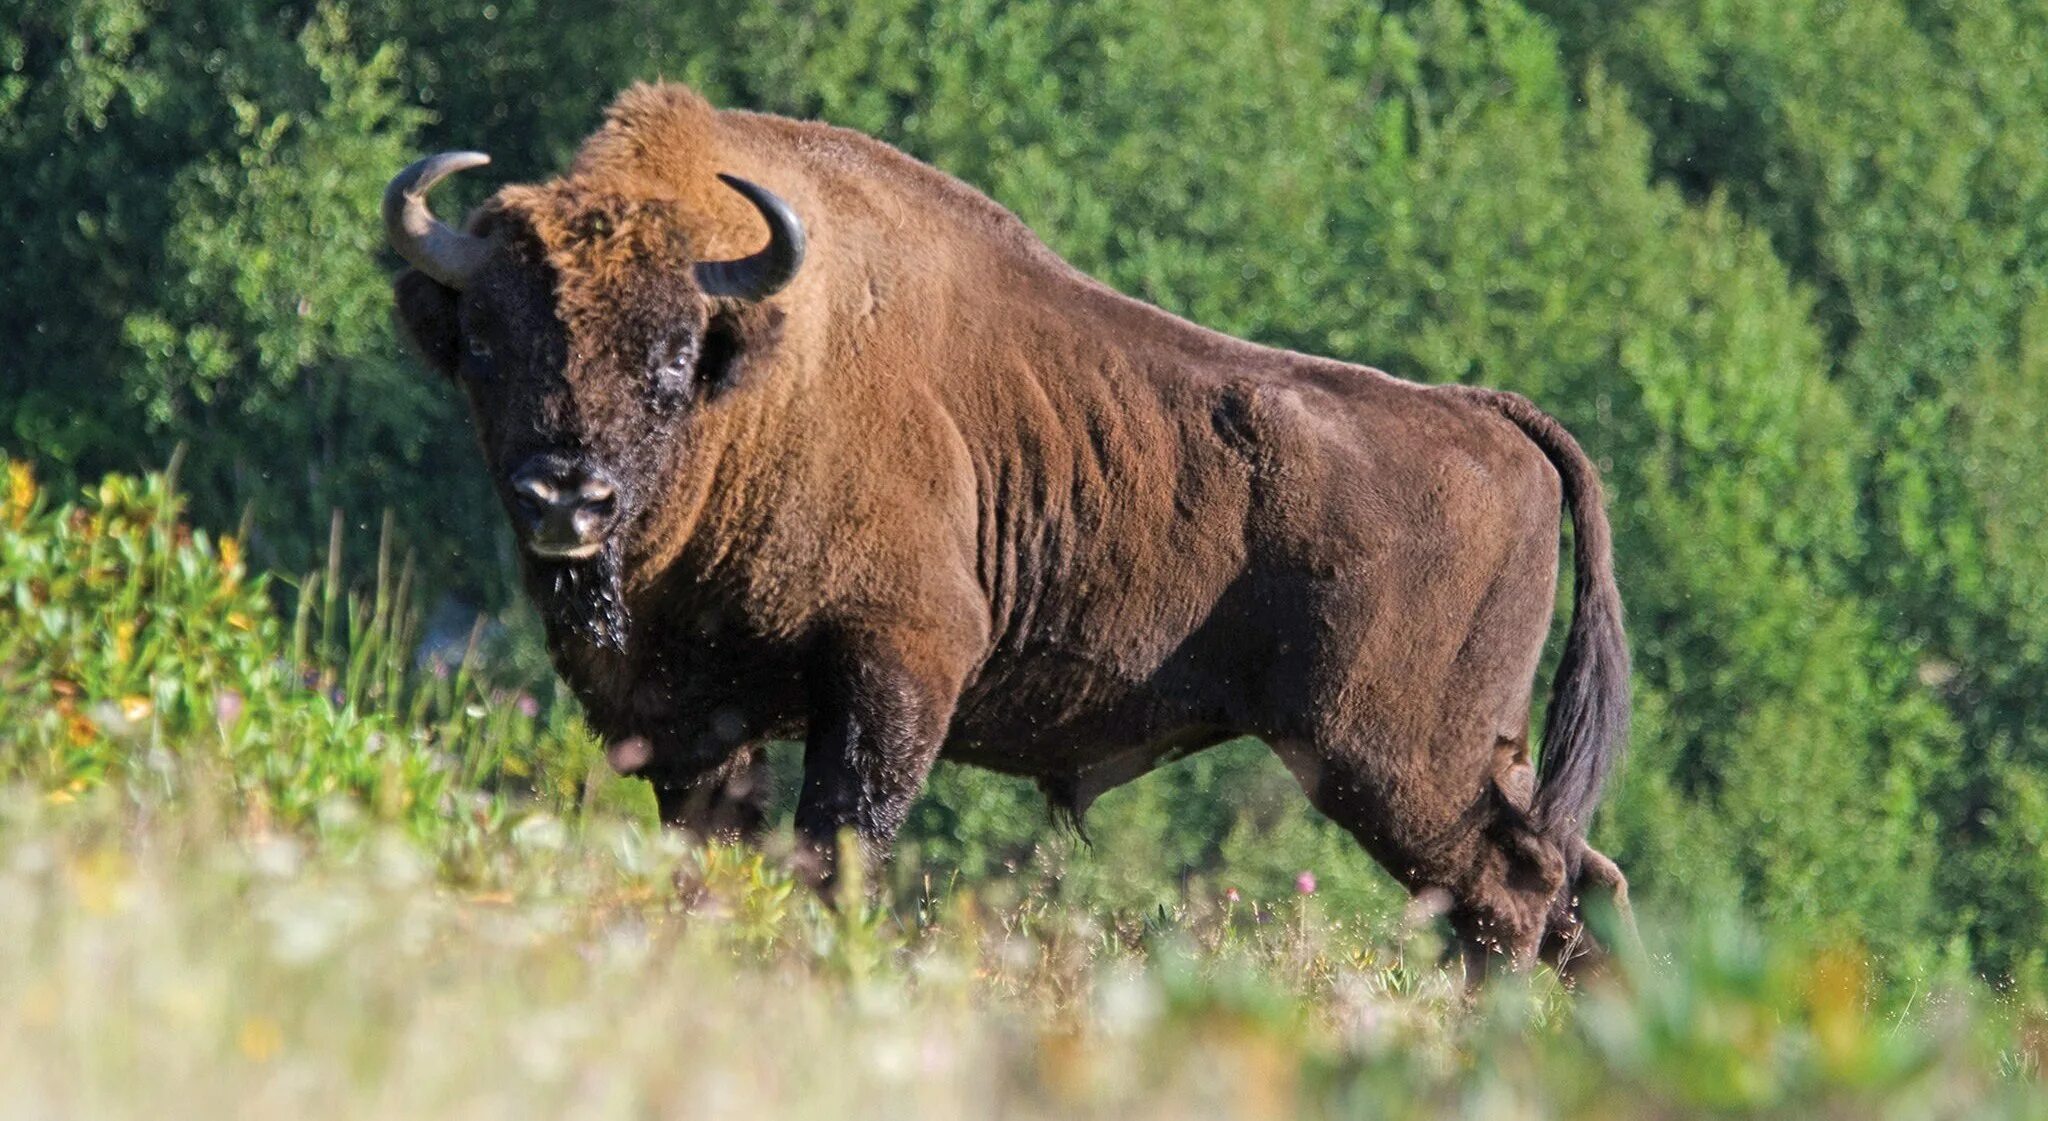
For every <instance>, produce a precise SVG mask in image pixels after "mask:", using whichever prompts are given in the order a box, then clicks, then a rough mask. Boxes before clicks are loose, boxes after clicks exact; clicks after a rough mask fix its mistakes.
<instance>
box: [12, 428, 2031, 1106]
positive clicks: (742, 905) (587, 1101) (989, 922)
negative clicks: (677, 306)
mask: <svg viewBox="0 0 2048 1121" xmlns="http://www.w3.org/2000/svg"><path fill="white" fill-rule="evenodd" d="M5 468H6V478H7V488H6V490H5V492H4V496H0V497H4V500H5V505H4V506H0V1116H24V1117H95V1118H122V1117H145V1116H146V1117H152V1118H155V1117H164V1116H205V1117H218V1116H293V1117H300V1118H321V1117H365V1116H374V1117H390V1118H404V1117H412V1116H421V1117H426V1116H432V1117H436V1118H447V1117H477V1118H485V1117H488V1118H494V1119H496V1118H512V1117H527V1116H533V1117H568V1118H613V1117H631V1118H643V1117H651V1116H659V1117H693V1116H706V1117H732V1116H791V1117H834V1118H841V1117H848V1116H853V1117H861V1116H877V1117H882V1116H887V1117H891V1118H901V1117H904V1116H931V1117H948V1118H952V1117H980V1116H1006V1117H1019V1118H1035V1117H1112V1116H1113V1117H1118V1118H1125V1117H1132V1116H1136V1117H1160V1118H1168V1117H1172V1118H1180V1117H1196V1116H1200V1117H1289V1116H1311V1117H1313V1116H1378V1117H1389V1118H1410V1117H1413V1118H1424V1117H1428V1118H1436V1117H1446V1116H1463V1117H1476V1118H1511V1117H1531V1118H1546V1117H1615V1118H1622V1117H1663V1118H1687V1117H1726V1116H1764V1117H1786V1118H1793V1117H1801V1118H1803V1117H1843V1118H1864V1117H1871V1118H1941V1117H2001V1118H2002V1117H2012V1118H2021V1117H2048V1095H2044V1093H2043V1085H2042V1081H2041V1078H2042V1071H2041V1062H2042V1058H2043V1056H2044V1053H2048V1018H2044V1017H2043V1016H2042V1015H2041V1014H2040V1009H2039V1008H2038V1006H2036V1005H2031V1004H2028V1003H2026V1002H2024V1001H2021V1000H2017V999H2004V1000H2001V999H1997V998H1994V997H1993V996H1992V995H1991V994H1989V993H1988V992H1986V991H1984V990H1983V989H1982V988H1981V987H1977V986H1974V985H1972V984H1970V983H1968V981H1967V979H1959V978H1952V979H1949V980H1947V981H1945V982H1943V983H1941V984H1930V985H1927V986H1925V987H1916V988H1914V989H1912V990H1910V991H1908V992H1906V993H1904V994H1897V993H1891V994H1887V993H1884V992H1881V991H1880V990H1879V988H1878V984H1877V982H1876V981H1875V980H1874V979H1873V976H1872V974H1871V973H1870V971H1869V970H1868V967H1867V964H1866V962H1865V960H1864V958H1863V957H1862V955H1860V954H1859V953H1857V952H1856V950H1855V949H1854V947H1852V946H1842V945H1834V944H1830V943H1829V942H1828V940H1827V939H1826V938H1825V937H1824V936H1822V935H1819V934H1817V933H1810V932H1779V933H1777V934H1775V935H1774V936H1773V937H1772V938H1769V939H1765V938H1760V937H1758V936H1757V935H1756V934H1755V933H1754V932H1753V931H1750V930H1748V929H1746V928H1745V927H1744V926H1743V925H1742V924H1741V923H1740V922H1739V921H1737V920H1734V919H1732V918H1728V917H1726V916H1723V917H1721V918H1719V919H1718V920H1716V921H1711V922H1687V923H1672V922H1666V923H1662V924H1659V923H1655V922H1654V921H1653V922H1652V924H1651V927H1650V932H1649V933H1650V940H1651V943H1652V945H1653V947H1655V953H1654V954H1653V955H1652V956H1651V957H1649V958H1646V959H1643V960H1636V961H1631V962H1628V963H1626V966H1625V968H1624V969H1622V970H1621V971H1620V972H1618V973H1617V974H1615V975H1614V976H1613V977H1611V978H1610V979H1609V980H1608V981H1607V982H1606V983H1605V984H1602V985H1598V986H1594V987H1592V988H1590V989H1589V990H1587V991H1583V992H1579V993H1575V994H1568V993H1565V992H1563V991H1562V990H1560V989H1559V988H1558V987H1557V985H1556V984H1555V983H1554V981H1553V980H1552V979H1550V978H1549V977H1548V976H1547V975H1543V974H1538V975H1536V976H1533V977H1527V978H1521V977H1509V978H1506V979H1504V980H1503V981H1502V983H1500V984H1497V985H1495V986H1494V987H1492V988H1491V989H1489V990H1488V991H1487V992H1486V993H1485V994H1484V995H1483V996H1482V997H1480V998H1478V999H1476V1000H1470V999H1468V998H1467V997H1466V996H1465V995H1464V993H1463V992H1462V989H1461V987H1460V985H1459V984H1458V982H1457V981H1456V980H1455V979H1454V978H1453V977H1452V976H1451V975H1449V974H1447V973H1445V972H1444V971H1442V970H1440V969H1439V968H1438V967H1437V962H1438V960H1439V954H1440V951H1441V949H1442V947H1441V943H1440V942H1438V941H1437V940H1436V939H1435V937H1434V935H1433V933H1432V932H1431V931H1429V930H1427V929H1421V930H1406V929H1403V928H1401V927H1400V926H1399V925H1398V924H1389V923H1369V922H1360V921H1359V920H1358V919H1356V918H1355V917H1353V916H1352V915H1351V914H1350V913H1347V912H1346V911H1344V910H1343V909H1341V908H1338V907H1336V906H1333V905H1332V904H1333V903H1334V900H1331V899H1330V898H1329V897H1328V896H1325V895H1319V894H1314V893H1301V894H1295V895H1292V896H1287V897H1284V898H1275V899H1234V898H1213V897H1206V896H1202V895H1197V894H1191V895H1188V896H1185V897H1184V898H1182V900H1181V901H1180V902H1179V903H1178V904H1177V905H1172V906H1165V907H1157V908H1146V909H1142V910H1133V911H1122V910H1116V909H1095V908H1082V907H1076V906H1074V905H1073V904H1072V903H1071V902H1070V901H1069V900H1067V899H1066V898H1064V897H1063V896H1062V895H1061V893H1060V892H1059V891H1058V890H1057V884H1056V882H1055V881H1054V879H1053V877H1055V876H1056V875H1057V872H1058V869H1057V867H1056V866H1052V865H1044V864H1038V865H1031V866H1027V867H1024V868H1022V869H1020V870H1016V871H1011V872H1004V873H992V874H991V875H990V878H988V879H986V880H976V879H947V880H942V881H941V882H939V883H937V884H933V883H932V882H931V881H930V880H929V879H922V880H921V879H920V877H919V876H918V873H917V869H916V868H915V867H910V868H907V869H900V870H899V872H898V874H897V875H896V876H895V877H894V880H893V882H894V883H896V884H899V885H904V884H915V885H918V886H917V887H915V888H914V889H913V890H899V891H898V892H897V893H895V894H894V895H893V896H892V895H891V894H890V893H888V892H886V891H884V892H882V893H880V894H878V895H876V896H875V897H872V898H870V897H868V896H866V895H863V894H861V893H859V892H858V891H855V892H852V893H849V894H848V896H847V897H846V898H845V899H843V900H842V901H841V903H840V905H839V906H837V907H828V906H826V905H825V904H824V903H822V902H821V901H819V900H818V899H816V898H814V897H812V896H811V895H809V894H808V893H806V892H803V891H801V890H799V889H797V888H796V887H795V886H794V884H793V883H792V881H791V879H790V877H789V876H787V875H786V874H784V873H783V871H781V869H780V865H779V863H778V861H777V860H776V859H775V858H774V857H773V856H768V855H763V854H761V853H757V852H749V851H742V850H738V849H732V848H724V847H710V848H701V847H694V846H692V845H689V844H687V843H685V842H684V841H682V840H681V839H679V838H678V837H676V836H674V835H670V834H665V833H663V832H661V831H660V830H658V829H653V828H649V827H648V825H647V823H646V820H645V816H644V804H643V805H640V806H639V807H638V808H637V810H635V809H634V808H633V807H631V806H628V807H627V809H626V810H623V811H621V810H618V809H615V808H614V807H616V806H620V805H626V804H627V803H630V802H631V800H632V799H633V798H637V797H642V796H644V791H643V790H641V788H639V787H638V786H637V784H633V783H629V782H625V781H622V780H613V779H608V778H606V777H604V771H603V768H602V765H601V762H600V761H599V758H598V754H597V752H596V750H595V746H594V745H593V744H591V743H590V742H589V737H588V735H587V733H586V732H584V731H583V730H582V729H581V727H580V725H579V724H578V722H577V720H576V718H575V716H574V713H573V711H572V710H571V709H570V707H569V706H567V705H561V706H550V707H549V708H547V709H546V710H545V711H541V712H536V711H532V710H531V707H530V706H522V705H521V704H520V703H519V701H518V698H517V697H516V696H508V695H506V694H502V693H499V692H496V691H494V690H493V689H492V688H491V687H490V685H489V684H488V682H487V681H486V680H484V678H485V677H486V676H487V674H486V673H484V672H483V670H482V668H481V667H480V664H479V663H480V658H479V655H478V649H479V646H480V642H479V636H480V634H481V632H480V631H473V632H472V636H471V640H470V642H469V643H468V646H467V650H466V652H465V653H464V654H463V655H462V656H461V657H460V658H459V659H456V660H455V661H454V662H453V663H452V664H450V665H447V666H446V667H444V669H443V671H437V670H436V668H435V667H434V666H433V665H430V664H417V663H416V662H415V660H414V657H413V655H412V654H411V650H412V648H413V646H414V644H415V636H416V633H417V624H416V622H415V618H416V616H415V614H414V613H413V612H412V610H411V608H410V607H409V605H408V604H407V596H408V586H409V578H408V575H407V573H408V571H409V565H408V563H407V562H406V560H405V559H404V558H402V557H400V556H398V555H397V553H396V550H395V548H394V546H393V544H392V541H391V535H390V533H389V531H388V528H387V531H386V533H385V534H384V535H383V537H382V539H381V544H380V548H379V552H378V560H377V562H376V568H375V572H374V575H373V577H372V578H371V579H370V580H368V581H366V582H365V583H364V584H362V585H361V586H359V587H354V586H351V585H350V584H349V582H348V580H347V578H346V574H345V573H344V572H343V571H342V568H341V565H340V563H339V561H338V559H332V558H338V557H339V556H340V555H341V548H340V546H341V545H342V543H343V542H342V541H341V532H342V531H341V528H340V527H341V523H340V522H339V521H338V520H337V522H336V523H335V529H334V531H333V533H332V534H331V536H330V549H329V554H330V558H331V559H330V560H329V562H328V563H327V564H325V565H323V566H321V567H320V568H318V569H316V570H314V571H313V572H310V573H307V574H304V575H302V576H299V577H297V578H296V579H294V580H293V581H291V582H289V583H288V584H273V583H272V582H271V581H270V580H268V579H266V578H265V577H262V576H260V575H254V574H251V573H249V572H248V571H246V569H245V568H244V566H243V565H242V563H241V560H240V554H239V549H238V547H237V545H236V542H237V540H238V537H239V535H237V536H233V537H222V538H217V539H215V538H209V536H208V535H207V534H205V533H204V532H201V531H197V530H189V529H187V528H186V527H184V526H183V525H182V524H181V523H180V522H179V519H178V502H177V497H176V492H175V490H174V488H173V487H172V486H171V484H170V482H169V481H168V480H167V479H165V478H161V477H157V478H150V479H142V480H137V479H125V478H113V479H108V480H106V481H105V482H103V483H102V484H101V485H100V486H98V487H97V488H94V490H93V491H92V492H91V493H89V494H86V495H84V496H82V497H81V498H80V499H79V500H78V501H76V502H71V503H62V504H60V503H57V502H55V501H53V500H52V499H51V497H50V496H48V495H46V494H44V493H42V492H41V491H40V490H39V489H38V488H37V487H36V485H35V482H34V479H33V476H32V474H31V473H30V472H29V470H28V469H27V467H26V466H25V465H22V464H18V463H7V464H5ZM607 791H608V792H609V793H606V792H607ZM1105 859H1114V855H1113V854H1109V855H1108V856H1106V857H1105ZM995 888H1001V889H1003V890H1000V891H998V890H992V889H995ZM991 899H997V900H1001V902H997V903H994V904H992V903H991V902H990V900H991Z"/></svg>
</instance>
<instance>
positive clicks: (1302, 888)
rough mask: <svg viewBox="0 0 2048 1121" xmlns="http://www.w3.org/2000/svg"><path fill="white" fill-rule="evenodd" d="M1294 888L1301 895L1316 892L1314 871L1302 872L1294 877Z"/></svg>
mask: <svg viewBox="0 0 2048 1121" xmlns="http://www.w3.org/2000/svg"><path fill="white" fill-rule="evenodd" d="M1294 890H1296V891H1298V892H1300V893H1301V894H1303V895H1314V894H1315V893H1316V874H1315V873H1314V872H1303V873H1302V874H1301V875H1299V876H1296V877H1294Z"/></svg>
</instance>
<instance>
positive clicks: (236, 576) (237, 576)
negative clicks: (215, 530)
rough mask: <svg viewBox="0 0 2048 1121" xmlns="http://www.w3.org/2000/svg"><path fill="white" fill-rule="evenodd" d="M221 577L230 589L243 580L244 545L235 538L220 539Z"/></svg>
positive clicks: (224, 537)
mask: <svg viewBox="0 0 2048 1121" xmlns="http://www.w3.org/2000/svg"><path fill="white" fill-rule="evenodd" d="M220 575H221V579H222V580H223V581H224V582H225V583H226V584H227V586H228V587H230V588H232V587H234V586H235V585H236V584H237V583H238V582H240V580H241V578H242V543H241V542H240V541H237V540H235V539H234V538H233V537H227V536H223V537H222V538H221V539H220Z"/></svg>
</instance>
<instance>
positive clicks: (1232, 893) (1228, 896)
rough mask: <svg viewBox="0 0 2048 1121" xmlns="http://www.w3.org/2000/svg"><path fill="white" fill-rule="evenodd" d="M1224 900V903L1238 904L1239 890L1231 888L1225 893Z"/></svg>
mask: <svg viewBox="0 0 2048 1121" xmlns="http://www.w3.org/2000/svg"><path fill="white" fill-rule="evenodd" d="M1223 898H1224V901H1225V902H1229V903H1235V902H1237V899H1238V896H1237V889H1236V888H1230V889H1229V890H1227V891H1225V892H1224V893H1223Z"/></svg>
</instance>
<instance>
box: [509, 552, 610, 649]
mask: <svg viewBox="0 0 2048 1121" xmlns="http://www.w3.org/2000/svg"><path fill="white" fill-rule="evenodd" d="M527 563H528V564H529V565H530V566H531V567H530V569H529V575H528V579H527V581H526V583H527V589H528V594H530V595H531V596H532V597H533V605H534V609H535V610H537V611H538V612H539V613H540V617H541V621H542V622H543V623H545V624H546V625H547V628H548V633H549V635H550V636H551V637H553V636H558V635H560V634H565V633H566V634H568V635H574V636H575V637H576V638H579V639H581V640H583V641H584V642H587V643H589V644H590V645H592V646H594V647H597V648H598V649H600V650H609V651H613V652H615V653H623V652H624V651H625V649H626V627H627V624H628V622H629V621H630V620H629V619H628V617H627V614H626V597H625V592H624V588H623V584H624V567H623V566H622V565H621V564H620V560H619V546H618V542H617V541H608V542H606V543H605V546H604V549H603V551H602V552H600V553H598V555H596V556H594V557H591V558H590V559H588V560H580V561H569V562H555V561H541V560H530V561H528V562H527ZM557 641H559V638H558V639H557Z"/></svg>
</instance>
